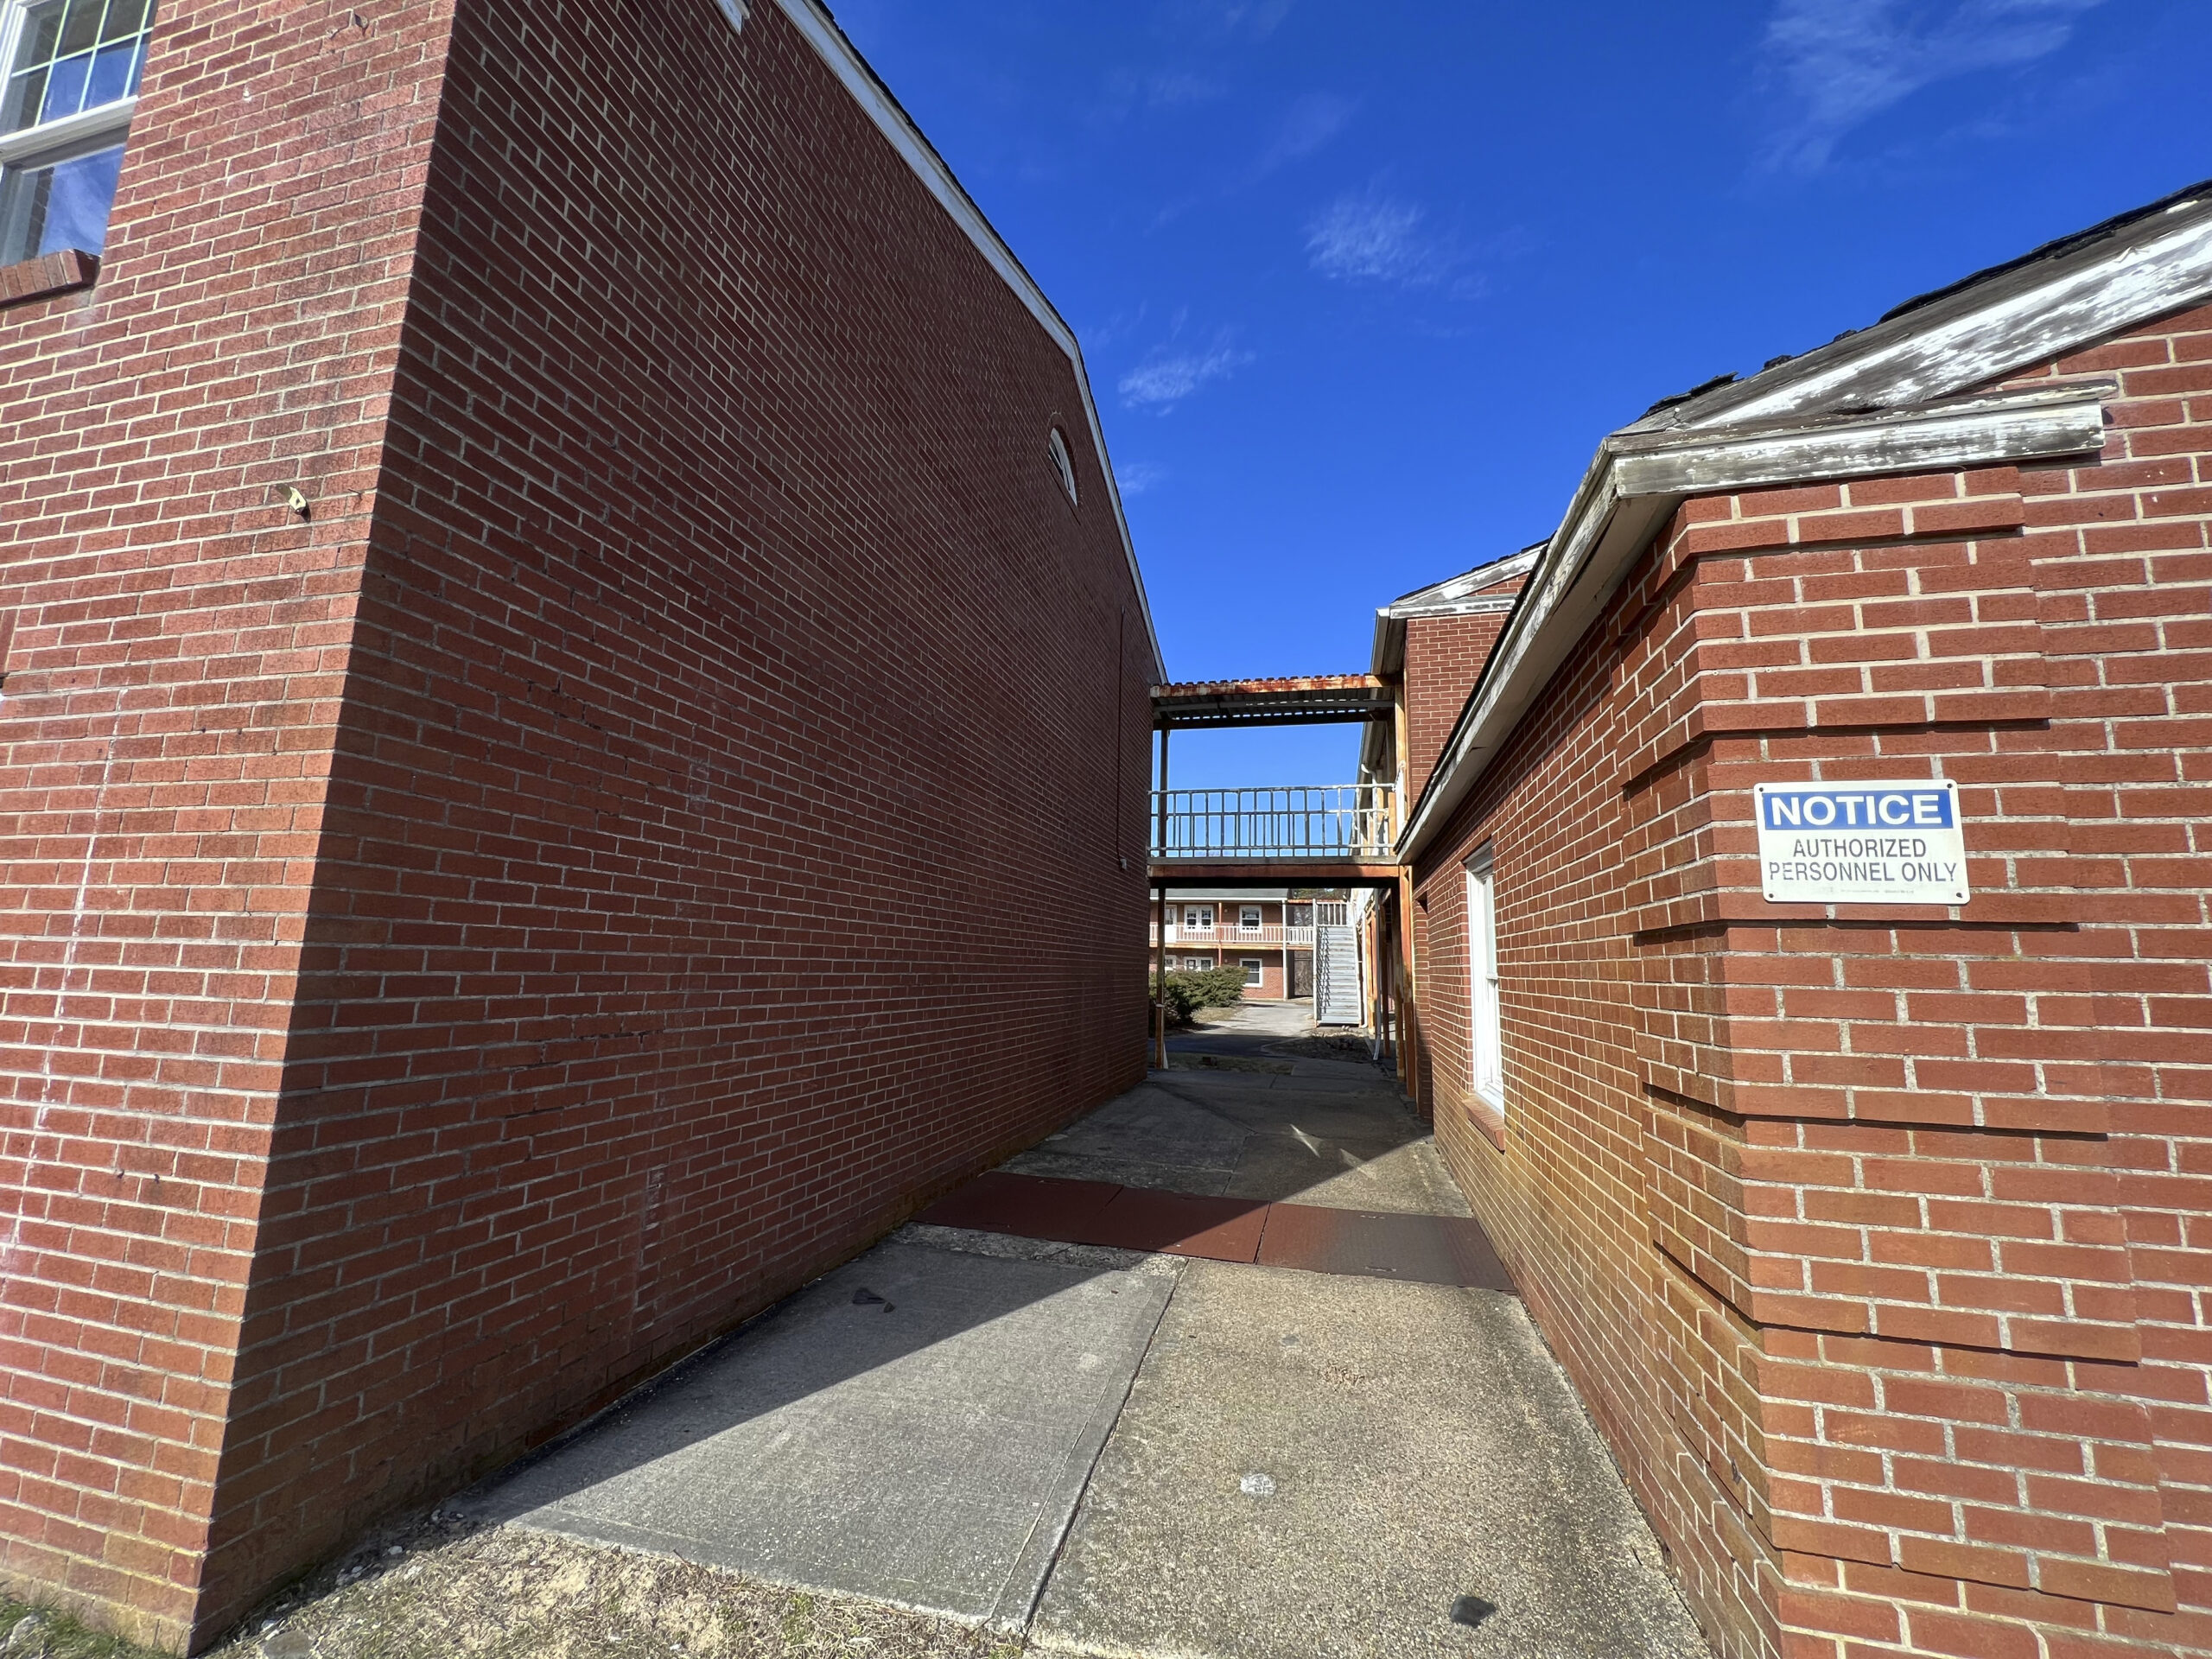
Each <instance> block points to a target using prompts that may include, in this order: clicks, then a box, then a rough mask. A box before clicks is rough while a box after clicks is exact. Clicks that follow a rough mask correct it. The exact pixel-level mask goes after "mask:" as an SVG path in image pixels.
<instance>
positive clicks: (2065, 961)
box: [1417, 309, 2212, 1659]
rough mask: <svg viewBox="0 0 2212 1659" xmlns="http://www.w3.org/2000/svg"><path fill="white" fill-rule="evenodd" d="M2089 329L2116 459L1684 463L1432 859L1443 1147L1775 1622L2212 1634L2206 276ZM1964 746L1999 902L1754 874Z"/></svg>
mask: <svg viewBox="0 0 2212 1659" xmlns="http://www.w3.org/2000/svg"><path fill="white" fill-rule="evenodd" d="M2091 371H2117V372H2119V374H2120V379H2121V384H2122V394H2121V397H2120V400H2119V402H2118V403H2117V404H2116V405H2115V424H2114V428H2113V435H2112V438H2111V440H2110V442H2108V443H2107V447H2106V449H2105V452H2104V454H2103V456H2102V457H2101V459H2100V460H2098V461H2094V462H2090V463H2088V464H2084V465H2081V466H2050V467H2030V468H2023V469H2017V470H2016V469H2009V468H1999V469H1989V470H1985V471H1978V472H1974V473H1970V474H1962V475H1939V476H1935V477H1929V478H1917V479H1899V480H1870V481H1864V482H1859V483H1854V484H1851V485H1849V486H1843V487H1840V488H1838V487H1833V486H1830V487H1824V488H1819V489H1807V490H1802V491H1779V492H1770V493H1765V494H1763V495H1757V496H1744V497H1739V498H1733V499H1718V500H1706V501H1700V502H1694V503H1692V504H1690V505H1689V506H1688V508H1687V509H1686V510H1685V511H1684V512H1683V513H1682V514H1681V515H1680V516H1679V517H1678V518H1677V520H1676V522H1675V525H1674V526H1673V527H1672V529H1671V530H1670V531H1669V533H1668V534H1667V535H1666V536H1665V537H1662V546H1661V549H1660V550H1657V551H1656V552H1655V553H1654V554H1653V555H1652V556H1649V557H1648V558H1647V560H1646V561H1645V563H1644V564H1643V567H1641V568H1640V569H1638V571H1637V573H1636V574H1635V575H1633V576H1632V578H1631V580H1630V582H1629V583H1628V584H1627V586H1626V588H1624V592H1623V594H1621V595H1620V596H1619V597H1618V600H1617V601H1616V603H1615V604H1614V606H1613V607H1612V609H1611V613H1610V614H1608V615H1607V616H1606V617H1605V619H1604V620H1602V621H1601V622H1600V623H1599V625H1598V626H1597V627H1596V628H1594V629H1593V630H1592V632H1591V634H1590V635H1589V636H1588V641H1589V643H1588V644H1587V645H1586V647H1585V648H1584V651H1583V652H1582V654H1581V655H1580V657H1579V658H1577V659H1575V660H1574V661H1573V662H1571V663H1570V664H1568V666H1567V668H1566V669H1565V670H1564V671H1562V674H1561V676H1560V678H1559V680H1558V681H1557V682H1556V683H1555V684H1554V687H1553V688H1552V690H1550V691H1549V692H1548V694H1547V695H1546V696H1545V697H1544V698H1543V699H1542V706H1543V708H1544V709H1545V710H1546V712H1545V714H1544V715H1542V716H1541V718H1540V720H1539V721H1536V722H1533V723H1532V724H1531V725H1530V726H1529V727H1528V728H1524V729H1523V731H1522V733H1520V734H1518V735H1517V736H1516V740H1515V741H1514V744H1513V746H1512V747H1511V749H1510V751H1509V753H1507V754H1505V755H1504V756H1503V757H1502V758H1501V760H1500V761H1499V762H1498V764H1497V766H1496V767H1495V768H1494V770H1493V772H1492V773H1491V776H1490V777H1489V778H1488V779H1485V780H1484V785H1482V787H1481V788H1480V789H1479V790H1478V791H1477V795H1476V798H1473V799H1472V800H1471V801H1470V803H1469V804H1468V806H1467V808H1466V810H1465V811H1464V812H1463V814H1462V815H1461V816H1460V818H1459V821H1458V823H1456V824H1455V826H1454V827H1453V829H1452V833H1451V834H1450V835H1449V836H1448V837H1447V841H1448V843H1449V844H1448V846H1446V847H1440V849H1439V851H1438V853H1437V854H1436V855H1433V856H1431V857H1429V858H1428V859H1427V860H1426V861H1424V864H1423V866H1422V868H1421V871H1420V873H1419V885H1420V889H1421V893H1422V894H1423V895H1424V896H1425V897H1426V899H1427V912H1426V913H1425V915H1423V916H1422V917H1421V918H1420V926H1419V928H1418V929H1417V932H1418V933H1419V934H1421V937H1422V950H1423V957H1424V960H1423V973H1422V978H1421V985H1422V989H1423V998H1422V1001H1423V1015H1424V1022H1425V1028H1426V1031H1427V1035H1428V1039H1429V1048H1428V1051H1427V1052H1428V1058H1429V1065H1428V1069H1427V1075H1426V1076H1425V1077H1424V1078H1423V1079H1422V1084H1423V1088H1424V1090H1425V1092H1426V1094H1427V1096H1428V1098H1429V1100H1430V1102H1431V1103H1432V1104H1433V1106H1434V1107H1435V1108H1436V1109H1437V1117H1438V1126H1439V1133H1440V1138H1441V1139H1442V1141H1443V1142H1444V1145H1445V1148H1446V1155H1447V1157H1448V1158H1449V1159H1450V1160H1451V1162H1452V1166H1453V1168H1454V1170H1455V1172H1456V1173H1458V1174H1459V1177H1460V1179H1461V1180H1462V1181H1463V1182H1464V1184H1465V1185H1466V1187H1467V1189H1468V1191H1469V1193H1470V1196H1471V1199H1472V1200H1473V1202H1474V1204H1475V1206H1476V1209H1477V1211H1478V1214H1479V1215H1481V1217H1483V1219H1484V1223H1485V1224H1486V1225H1488V1226H1489V1227H1490V1228H1491V1230H1492V1233H1493V1236H1495V1237H1497V1240H1498V1243H1499V1245H1500V1248H1501V1249H1502V1250H1503V1252H1504V1254H1505V1255H1507V1257H1508V1259H1509V1261H1510V1263H1511V1265H1512V1266H1513V1268H1514V1269H1515V1271H1516V1275H1517V1276H1518V1277H1519V1278H1520V1281H1521V1282H1522V1286H1523V1288H1524V1290H1525V1291H1526V1292H1527V1293H1528V1296H1529V1306H1530V1308H1531V1311H1532V1312H1533V1313H1535V1315H1536V1316H1537V1318H1538V1319H1539V1320H1540V1321H1541V1323H1542V1324H1543V1325H1544V1328H1545V1330H1546V1332H1547V1333H1548V1335H1549V1336H1550V1337H1551V1338H1552V1340H1553V1343H1554V1346H1555V1347H1556V1348H1557V1349H1558V1351H1560V1355H1561V1357H1562V1358H1563V1359H1564V1360H1565V1361H1566V1362H1567V1364H1568V1366H1569V1368H1570V1370H1572V1371H1573V1374H1574V1376H1575V1377H1576V1380H1577V1382H1578V1383H1580V1385H1581V1386H1582V1388H1583V1389H1584V1390H1585V1394H1586V1397H1587V1398H1588V1399H1589V1401H1590V1402H1591V1404H1592V1408H1593V1410H1594V1411H1595V1412H1596V1414H1598V1417H1599V1421H1600V1423H1601V1426H1602V1427H1604V1428H1605V1432H1606V1433H1607V1435H1608V1437H1609V1439H1610V1440H1611V1442H1612V1444H1613V1445H1614V1446H1615V1448H1616V1450H1617V1451H1618V1452H1619V1453H1620V1454H1621V1456H1622V1459H1623V1462H1624V1467H1625V1468H1626V1469H1627V1470H1628V1471H1629V1473H1630V1478H1631V1481H1632V1482H1633V1483H1634V1484H1635V1485H1636V1487H1637V1491H1638V1492H1639V1495H1640V1496H1641V1497H1643V1499H1644V1501H1645V1502H1646V1503H1647V1504H1648V1505H1649V1507H1650V1509H1651V1510H1652V1512H1653V1515H1654V1517H1655V1519H1656V1521H1657V1522H1658V1523H1659V1525H1660V1528H1661V1529H1662V1533H1663V1534H1664V1535H1666V1537H1667V1538H1668V1540H1669V1544H1670V1545H1671V1547H1672V1548H1674V1549H1675V1554H1676V1560H1677V1562H1678V1564H1679V1565H1680V1566H1681V1568H1682V1570H1683V1573H1684V1577H1685V1580H1686V1581H1687V1582H1688V1585H1689V1586H1690V1589H1691V1592H1692V1595H1693V1599H1694V1601H1695V1603H1696V1604H1697V1605H1698V1607H1699V1610H1700V1615H1701V1617H1702V1618H1704V1619H1705V1621H1706V1622H1707V1627H1708V1629H1710V1630H1713V1632H1714V1633H1715V1635H1716V1637H1718V1639H1719V1642H1720V1645H1721V1647H1722V1649H1723V1650H1724V1651H1725V1652H1727V1653H1729V1654H1732V1655H1750V1654H1758V1653H1786V1654H1789V1655H1790V1656H1793V1659H1796V1656H1805V1659H1814V1656H1818V1659H1843V1656H1846V1655H1859V1654H1866V1653H1872V1652H1874V1651H1881V1652H1885V1653H1886V1652H1904V1653H1929V1654H1934V1653H1943V1654H1966V1655H1992V1656H1997V1655H2012V1654H2015V1653H2018V1654H2023V1655H2030V1654H2040V1655H2045V1656H2053V1659H2056V1656H2086V1655H2088V1654H2089V1653H2091V1652H2093V1651H2094V1653H2097V1654H2121V1653H2140V1654H2145V1655H2148V1654H2152V1653H2171V1652H2177V1651H2179V1652H2212V1580H2208V1578H2207V1574H2206V1567H2207V1560H2208V1555H2209V1554H2212V1548H2208V1546H2209V1545H2212V1539H2208V1535H2207V1531H2208V1522H2212V1504H2209V1503H2208V1502H2207V1498H2208V1490H2207V1489H2208V1487H2212V1458H2208V1452H2207V1446H2208V1441H2212V1412H2208V1407H2207V1398H2208V1383H2207V1378H2208V1371H2212V1339H2208V1336H2207V1333H2206V1331H2205V1328H2204V1325H2203V1324H2202V1319H2201V1316H2200V1314H2199V1312H2198V1309H2199V1306H2200V1298H2201V1287H2202V1285H2203V1284H2204V1283H2206V1282H2207V1281H2208V1276H2212V1275H2208V1271H2207V1269H2208V1268H2212V1257H2208V1255H2207V1253H2206V1241H2207V1237H2208V1229H2212V1221H2208V1217H2212V1184H2209V1183H2208V1181H2207V1178H2206V1175H2205V1173H2204V1172H2205V1171H2206V1170H2207V1169H2208V1168H2212V1133H2208V1126H2209V1125H2212V1120H2208V1116H2207V1109H2206V1106H2205V1101H2206V1097H2207V1093H2208V1084H2207V1080H2208V1078H2212V1065H2208V1064H2207V1062H2208V1060H2212V1050H2208V1048H2207V1047H2206V1045H2205V1041H2204V1038H2203V1032H2204V1029H2205V1027H2206V1026H2207V1025H2208V1023H2212V1020H2208V1014H2212V985H2208V983H2207V974H2206V960H2205V959H2206V957H2207V955H2208V951H2207V949H2206V941H2207V939H2208V938H2212V932H2208V931H2207V918H2206V916H2205V913H2204V910H2205V901H2206V889H2207V887H2208V885H2212V884H2209V883H2208V881H2207V879H2206V878H2207V867H2206V865H2205V863H2204V861H2203V849H2202V847H2201V845H2200V844H2199V842H2200V838H2201V836H2202V823H2203V822H2204V820H2205V817H2206V816H2207V813H2206V804H2207V801H2206V797H2205V795H2204V784H2203V779H2205V778H2206V776H2207V775H2208V774H2212V765H2208V760H2207V753H2208V749H2212V741H2208V740H2212V728H2208V726H2207V724H2206V721H2205V718H2204V711H2205V709H2207V708H2208V706H2212V692H2209V691H2208V680H2212V674H2208V671H2207V664H2208V663H2209V662H2212V656H2208V655H2207V654H2206V649H2205V648H2206V646H2207V645H2208V644H2212V620H2208V617H2209V616H2212V550H2208V549H2209V547H2212V543H2208V539H2207V524H2208V518H2212V490H2208V488H2207V487H2206V486H2207V485H2208V484H2212V476H2208V471H2209V470H2212V460H2208V455H2212V309H2205V310H2198V311H2195V312H2192V313H2189V314H2187V315H2183V316H2180V317H2177V318H2172V319H2169V320H2167V321H2164V322H2161V323H2158V324H2156V325H2152V326H2151V327H2144V328H2141V329H2138V330H2135V331H2133V333H2132V334H2130V335H2128V336H2127V337H2126V338H2124V339H2123V340H2119V341H2115V342H2113V343H2112V344H2110V345H2107V346H2103V347H2101V348H2099V349H2097V350H2094V351H2090V352H2086V353H2081V354H2078V355H2077V356H2075V357H2073V358H2070V359H2067V360H2066V361H2064V362H2063V363H2061V364H2058V365H2053V369H2052V371H2051V372H2060V373H2074V372H2091ZM1624 635H1625V636H1626V637H1625V638H1624V637H1623V636H1624ZM1617 640H1618V641H1620V642H1621V643H1619V644H1618V645H1616V644H1614V643H1613V642H1615V641H1617ZM1936 775H1940V776H1944V777H1949V778H1953V779H1957V780H1958V781H1959V783H1960V785H1961V796H1962V800H1963V804H1964V806H1965V810H1966V813H1967V848H1968V851H1969V855H1970V857H1971V859H1972V863H1973V877H1974V887H1975V894H1976V896H1975V898H1974V900H1973V902H1972V903H1971V904H1969V905H1967V906H1965V907H1963V908H1962V910H1961V911H1960V912H1959V913H1958V914H1957V915H1955V916H1953V915H1951V914H1950V913H1948V912H1944V911H1942V910H1931V911H1929V912H1927V913H1926V914H1924V915H1923V914H1920V913H1916V912H1899V911H1897V910H1894V909H1891V908H1888V907H1884V908H1880V909H1874V908H1869V909H1866V910H1865V911H1863V912H1851V911H1848V910H1845V911H1842V912H1839V913H1838V914H1836V915H1834V916H1833V917H1828V916H1823V915H1822V914H1821V912H1819V911H1818V910H1817V909H1816V908H1814V907H1807V906H1789V907H1783V906H1769V905H1767V904H1766V903H1765V902H1764V899H1762V898H1761V897H1760V896H1759V893H1758V879H1757V867H1756V860H1755V856H1754V853H1755V837H1754V835H1753V832H1752V829H1751V807H1750V797H1751V785H1753V784H1755V783H1757V782H1759V781H1763V780H1768V779H1777V780H1779V779H1803V778H1808V777H1813V776H1821V777H1826V778H1829V779H1848V778H1854V777H1858V778H1866V777H1885V776H1904V777H1918V776H1936ZM1485 837H1487V838H1490V839H1491V840H1492V841H1493V842H1494V845H1495V848H1496V855H1497V883H1498V887H1497V893H1498V899H1497V903H1498V911H1499V917H1500V926H1501V933H1502V937H1503V954H1502V962H1503V976H1504V981H1505V992H1504V999H1505V1023H1506V1064H1507V1095H1508V1103H1507V1115H1506V1121H1505V1123H1504V1125H1503V1132H1502V1134H1501V1135H1499V1136H1498V1137H1497V1139H1498V1140H1499V1141H1502V1143H1503V1144H1502V1147H1501V1146H1499V1145H1497V1144H1493V1141H1492V1138H1491V1135H1487V1134H1484V1132H1483V1129H1482V1126H1481V1125H1480V1124H1478V1122H1476V1121H1475V1120H1474V1119H1473V1118H1471V1116H1469V1115H1468V1113H1467V1111H1466V1109H1465V1106H1466V1085H1465V1071H1466V1068H1465V1052H1466V1050H1465V1019H1466V1011H1465V918H1464V913H1463V912H1464V904H1463V899H1462V894H1461V880H1460V877H1459V865H1458V861H1459V858H1461V857H1463V856H1464V855H1465V853H1466V852H1467V851H1469V850H1471V848H1472V847H1473V846H1474V845H1476V844H1477V843H1478V842H1479V841H1481V840H1482V839H1484V838H1485Z"/></svg>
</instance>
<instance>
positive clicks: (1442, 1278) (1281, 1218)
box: [914, 1170, 1513, 1293]
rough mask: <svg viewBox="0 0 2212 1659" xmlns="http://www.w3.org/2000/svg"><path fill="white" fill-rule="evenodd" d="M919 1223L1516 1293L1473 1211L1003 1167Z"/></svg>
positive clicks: (942, 1203) (939, 1205)
mask: <svg viewBox="0 0 2212 1659" xmlns="http://www.w3.org/2000/svg"><path fill="white" fill-rule="evenodd" d="M914 1219H915V1220H917V1221H922V1222H927V1223H929V1224H931V1225H932V1226H938V1227H965V1228H968V1229H969V1230H972V1231H976V1232H984V1233H1010V1234H1012V1235H1014V1236H1015V1237H1018V1238H1049V1239H1054V1240H1057V1241H1058V1242H1059V1243H1065V1244H1113V1245H1118V1246H1120V1247H1121V1248H1122V1249H1132V1250H1154V1251H1157V1252H1159V1253H1160V1254H1161V1255H1192V1256H1202V1257H1204V1258H1205V1259H1206V1260H1208V1261H1211V1262H1257V1263H1259V1264H1261V1265H1262V1266H1265V1267H1271V1268H1300V1269H1302V1270H1304V1271H1306V1272H1308V1273H1334V1274H1352V1275H1355V1276H1357V1277H1362V1278H1370V1279H1399V1280H1403V1281H1408V1282H1409V1283H1414V1284H1424V1285H1461V1286H1465V1287H1469V1288H1471V1289H1476V1290H1502V1291H1506V1292H1509V1293H1510V1292H1511V1291H1512V1289H1513V1281H1512V1280H1511V1278H1510V1277H1509V1276H1508V1275H1507V1274H1506V1271H1505V1266H1504V1263H1503V1262H1500V1261H1499V1260H1498V1259H1497V1251H1495V1250H1493V1249H1491V1243H1490V1240H1489V1238H1488V1237H1487V1236H1484V1232H1483V1230H1482V1226H1481V1224H1479V1223H1478V1222H1475V1221H1472V1220H1470V1219H1468V1218H1467V1217H1465V1216H1420V1215H1402V1214H1397V1213H1394V1212H1390V1211H1374V1210H1330V1209H1325V1208H1323V1207H1321V1206H1319V1205H1310V1204H1267V1203H1263V1202H1262V1201H1261V1200H1259V1199H1257V1198H1207V1197H1203V1196H1201V1195H1199V1194H1198V1193H1193V1192H1158V1191H1155V1190H1154V1189H1153V1188H1150V1187H1141V1186H1116V1185H1113V1184H1112V1183H1111V1182H1109V1181H1066V1180H1060V1179H1056V1178H1054V1177H1052V1176H1046V1175H1008V1174H1005V1173H1001V1172H999V1171H996V1170H994V1171H992V1172H991V1173H988V1174H987V1175H979V1176H977V1177H976V1179H974V1180H972V1181H970V1182H969V1183H968V1185H965V1186H963V1187H962V1188H960V1189H959V1191H957V1192H954V1193H953V1194H952V1195H951V1196H950V1197H949V1198H943V1199H940V1200H939V1201H938V1203H936V1204H934V1205H931V1206H930V1208H928V1209H927V1210H925V1211H922V1213H921V1214H920V1215H918V1216H917V1217H914Z"/></svg>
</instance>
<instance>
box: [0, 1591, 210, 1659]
mask: <svg viewBox="0 0 2212 1659" xmlns="http://www.w3.org/2000/svg"><path fill="white" fill-rule="evenodd" d="M33 1618H35V1619H37V1620H39V1621H40V1623H39V1624H37V1625H36V1626H35V1629H36V1630H38V1632H39V1636H38V1639H37V1640H36V1641H30V1640H29V1638H26V1645H25V1646H24V1647H22V1648H21V1649H16V1652H15V1653H11V1654H10V1656H9V1659H21V1656H25V1655H30V1654H37V1655H41V1656H43V1659H174V1656H170V1655H167V1654H163V1653H162V1652H161V1650H160V1649H156V1648H142V1647H140V1646H139V1645H138V1644H137V1643H136V1642H126V1641H124V1639H123V1638H122V1637H119V1636H110V1635H108V1634H107V1633H106V1632H105V1630H92V1629H89V1628H87V1627H86V1626H85V1625H83V1624H79V1623H78V1622H77V1621H76V1620H75V1619H73V1618H70V1617H69V1616H68V1615H67V1613H57V1612H55V1611H53V1610H52V1609H51V1608H47V1607H34V1606H33V1605H31V1604H30V1603H29V1602H27V1601H17V1600H16V1599H15V1598H14V1597H13V1596H10V1595H6V1594H0V1648H5V1647H6V1646H7V1645H8V1643H10V1641H11V1640H13V1639H14V1637H15V1634H16V1628H17V1626H19V1625H21V1624H22V1623H23V1622H24V1621H25V1620H26V1619H33Z"/></svg>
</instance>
